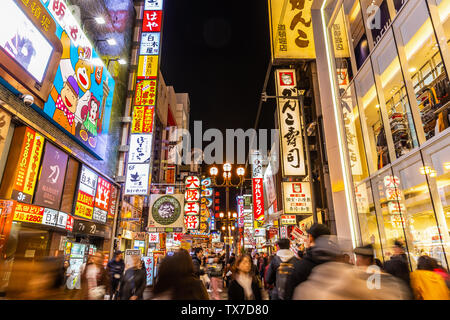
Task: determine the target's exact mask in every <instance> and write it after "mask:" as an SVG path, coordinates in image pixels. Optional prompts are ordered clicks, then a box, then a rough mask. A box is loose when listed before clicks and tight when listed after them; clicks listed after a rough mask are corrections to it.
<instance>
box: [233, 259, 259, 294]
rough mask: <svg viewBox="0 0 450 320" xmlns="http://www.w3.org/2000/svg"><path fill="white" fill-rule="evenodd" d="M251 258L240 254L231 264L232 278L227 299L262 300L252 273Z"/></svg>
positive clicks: (256, 280)
mask: <svg viewBox="0 0 450 320" xmlns="http://www.w3.org/2000/svg"><path fill="white" fill-rule="evenodd" d="M252 264H253V263H252V258H251V256H249V255H242V256H240V257H239V258H238V259H237V260H236V262H235V263H234V266H233V268H232V269H233V280H232V281H231V283H230V286H229V288H228V300H262V295H261V288H260V286H259V281H258V279H257V278H256V275H255V274H254V273H253V271H252V270H253V268H252Z"/></svg>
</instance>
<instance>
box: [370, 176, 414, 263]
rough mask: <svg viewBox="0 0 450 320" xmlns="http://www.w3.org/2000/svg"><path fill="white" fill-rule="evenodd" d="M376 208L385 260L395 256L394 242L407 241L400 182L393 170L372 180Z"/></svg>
mask: <svg viewBox="0 0 450 320" xmlns="http://www.w3.org/2000/svg"><path fill="white" fill-rule="evenodd" d="M372 187H373V191H374V193H373V195H374V200H375V207H376V210H377V212H378V217H379V219H378V227H379V233H380V238H381V244H382V246H383V253H384V260H385V261H387V260H389V259H390V257H391V256H392V255H393V254H394V242H395V241H397V240H398V241H400V242H402V243H406V241H405V230H404V228H403V225H404V221H405V219H404V216H403V211H402V210H400V209H399V206H400V204H399V200H398V199H399V198H400V197H401V196H400V195H399V193H400V189H399V187H400V182H399V178H398V176H395V175H393V174H392V170H391V168H389V169H387V170H384V171H383V172H382V173H380V174H378V175H377V176H376V177H375V178H374V179H373V180H372Z"/></svg>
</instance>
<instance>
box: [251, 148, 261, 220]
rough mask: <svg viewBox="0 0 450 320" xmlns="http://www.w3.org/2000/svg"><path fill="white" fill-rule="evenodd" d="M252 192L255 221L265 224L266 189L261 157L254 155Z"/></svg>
mask: <svg viewBox="0 0 450 320" xmlns="http://www.w3.org/2000/svg"><path fill="white" fill-rule="evenodd" d="M252 190H253V216H254V221H255V223H256V222H258V223H259V224H260V225H262V224H263V223H264V187H263V174H262V161H261V156H260V155H254V156H253V160H252Z"/></svg>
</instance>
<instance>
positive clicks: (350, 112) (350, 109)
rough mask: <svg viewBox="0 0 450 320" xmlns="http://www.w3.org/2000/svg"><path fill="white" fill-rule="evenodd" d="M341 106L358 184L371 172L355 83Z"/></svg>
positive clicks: (351, 164)
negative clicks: (368, 165) (365, 148)
mask: <svg viewBox="0 0 450 320" xmlns="http://www.w3.org/2000/svg"><path fill="white" fill-rule="evenodd" d="M341 107H342V117H343V119H344V128H345V135H346V140H347V150H348V155H349V158H350V166H351V170H352V176H353V182H354V183H355V184H356V183H358V182H359V181H361V180H363V179H365V178H367V177H368V176H369V172H368V168H367V160H366V154H365V151H364V140H363V135H362V129H361V120H360V118H359V111H358V104H357V103H356V94H355V89H354V86H353V84H352V85H351V86H350V87H349V88H348V89H347V90H346V91H345V93H344V95H343V96H342V98H341Z"/></svg>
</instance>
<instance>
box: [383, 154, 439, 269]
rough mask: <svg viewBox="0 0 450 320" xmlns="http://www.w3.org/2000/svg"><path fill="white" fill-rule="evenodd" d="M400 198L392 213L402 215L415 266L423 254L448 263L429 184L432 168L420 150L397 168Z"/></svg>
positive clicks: (395, 168) (393, 206) (395, 171)
mask: <svg viewBox="0 0 450 320" xmlns="http://www.w3.org/2000/svg"><path fill="white" fill-rule="evenodd" d="M393 172H394V176H393V179H397V180H393V181H396V182H395V187H396V188H398V192H397V193H396V196H397V199H396V201H395V202H394V204H390V207H389V208H392V210H393V212H391V214H399V215H400V216H401V217H402V218H403V220H402V224H403V225H404V228H405V234H406V239H407V244H408V249H409V254H410V258H411V259H410V260H411V263H412V265H413V269H414V268H415V267H416V265H417V260H418V258H419V257H420V256H421V255H428V256H430V257H433V258H435V259H436V260H437V261H439V262H440V263H441V264H442V265H443V266H444V267H446V266H447V264H446V261H445V254H444V251H443V246H442V241H441V234H440V230H439V228H438V226H437V223H436V216H435V213H434V209H433V204H432V201H431V194H430V189H429V187H428V183H427V175H428V171H427V170H426V168H425V166H424V165H423V162H422V158H421V155H420V153H418V154H417V155H415V156H413V157H410V158H408V159H406V160H405V161H402V162H401V163H399V164H398V165H397V166H395V167H394V168H393Z"/></svg>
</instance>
